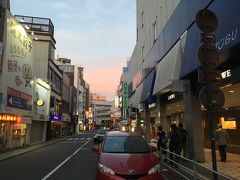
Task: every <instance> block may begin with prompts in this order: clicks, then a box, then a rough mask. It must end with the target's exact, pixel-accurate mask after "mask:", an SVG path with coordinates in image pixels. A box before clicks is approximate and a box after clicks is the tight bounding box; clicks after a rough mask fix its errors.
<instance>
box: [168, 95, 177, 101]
mask: <svg viewBox="0 0 240 180" xmlns="http://www.w3.org/2000/svg"><path fill="white" fill-rule="evenodd" d="M175 97H176V95H175V94H171V95H170V96H168V100H171V99H174V98H175Z"/></svg>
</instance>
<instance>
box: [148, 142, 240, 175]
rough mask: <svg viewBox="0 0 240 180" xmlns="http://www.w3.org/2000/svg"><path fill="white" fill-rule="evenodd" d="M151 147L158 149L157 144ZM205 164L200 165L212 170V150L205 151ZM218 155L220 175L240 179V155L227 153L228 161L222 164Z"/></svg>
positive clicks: (217, 153)
mask: <svg viewBox="0 0 240 180" xmlns="http://www.w3.org/2000/svg"><path fill="white" fill-rule="evenodd" d="M149 145H150V146H153V147H157V145H156V143H153V142H151V143H149ZM204 152H205V162H204V163H200V164H202V165H203V166H205V167H207V168H208V169H212V159H211V149H204ZM216 155H217V170H218V172H219V173H221V174H223V175H226V176H228V177H231V178H233V179H240V155H239V154H232V153H227V161H226V162H221V161H220V155H219V152H218V151H216Z"/></svg>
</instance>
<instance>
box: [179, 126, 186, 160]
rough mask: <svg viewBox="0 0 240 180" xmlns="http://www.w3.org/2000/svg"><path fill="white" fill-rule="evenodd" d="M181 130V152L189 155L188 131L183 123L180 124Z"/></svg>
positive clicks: (184, 155)
mask: <svg viewBox="0 0 240 180" xmlns="http://www.w3.org/2000/svg"><path fill="white" fill-rule="evenodd" d="M178 129H179V132H180V133H181V147H180V152H181V153H182V154H183V157H185V158H186V157H187V136H188V131H187V130H186V129H184V128H183V123H181V122H180V123H179V124H178Z"/></svg>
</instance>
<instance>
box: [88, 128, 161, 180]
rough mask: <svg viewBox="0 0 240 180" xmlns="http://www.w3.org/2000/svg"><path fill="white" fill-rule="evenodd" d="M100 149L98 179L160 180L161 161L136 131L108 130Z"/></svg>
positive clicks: (94, 148) (94, 149)
mask: <svg viewBox="0 0 240 180" xmlns="http://www.w3.org/2000/svg"><path fill="white" fill-rule="evenodd" d="M92 151H95V152H97V153H98V155H99V156H98V166H97V172H96V179H97V180H108V179H111V180H125V179H138V180H148V179H151V180H161V179H162V176H161V172H160V164H159V162H158V158H157V157H156V156H155V155H154V154H153V150H152V149H151V148H150V147H149V145H148V144H147V143H146V141H145V140H144V139H143V138H142V136H141V134H140V133H137V132H120V131H110V132H107V134H106V136H105V139H104V141H103V143H102V145H101V146H93V147H92Z"/></svg>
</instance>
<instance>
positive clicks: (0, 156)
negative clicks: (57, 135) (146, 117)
mask: <svg viewBox="0 0 240 180" xmlns="http://www.w3.org/2000/svg"><path fill="white" fill-rule="evenodd" d="M67 138H69V137H64V138H61V139H57V140H52V141H47V142H43V143H40V144H37V145H32V146H30V147H28V148H26V149H24V148H23V149H14V150H10V151H9V152H5V153H2V154H1V153H0V161H5V160H8V159H11V158H13V157H16V156H19V155H22V154H25V153H28V152H31V151H34V150H36V149H40V148H42V147H45V146H49V145H52V144H55V143H58V142H59V141H62V140H65V139H67Z"/></svg>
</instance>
